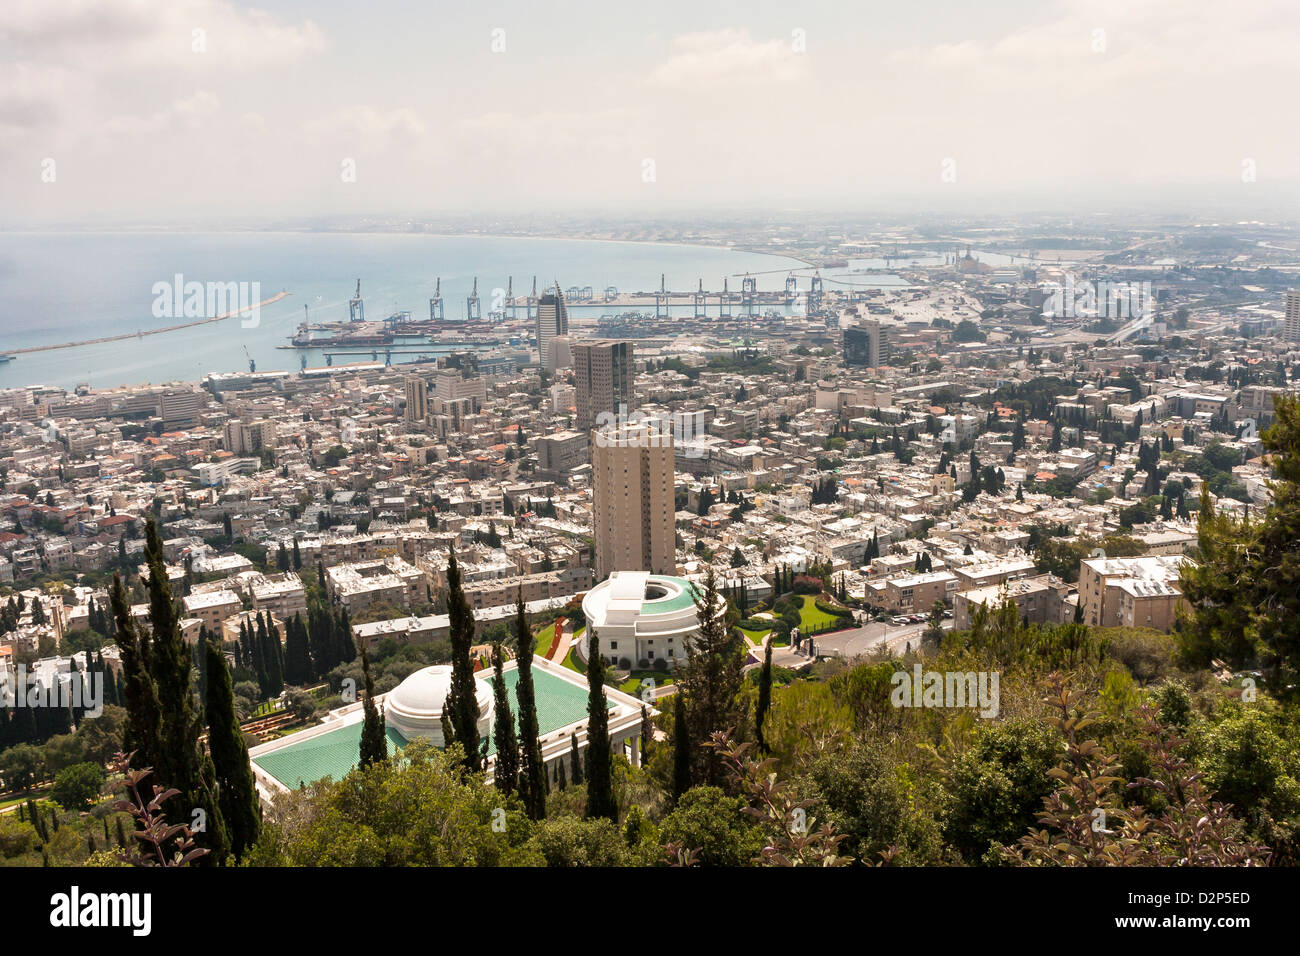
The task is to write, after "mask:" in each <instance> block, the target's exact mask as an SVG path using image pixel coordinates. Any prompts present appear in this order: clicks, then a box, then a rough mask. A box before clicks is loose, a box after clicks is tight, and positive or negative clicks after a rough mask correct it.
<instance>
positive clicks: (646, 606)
mask: <svg viewBox="0 0 1300 956" xmlns="http://www.w3.org/2000/svg"><path fill="white" fill-rule="evenodd" d="M655 577H658V578H660V579H662V580H666V581H672V582H673V583H674V584H676V585H677V586H678V587H680V588H681V590H680V591H679V592H678V593H676V594H674V595H672V596H670V597H662V598H658V599H656V600H653V601H643V602H642V604H641V610H642V611H643V612H644V613H646V614H659V613H661V612H663V611H681V610H683V609H685V608H688V607H695V585H694V584H692V583H691V582H690V581H687V580H686V579H685V578H674V577H669V576H667V575H655ZM650 584H651V585H653V584H654V578H651V580H650Z"/></svg>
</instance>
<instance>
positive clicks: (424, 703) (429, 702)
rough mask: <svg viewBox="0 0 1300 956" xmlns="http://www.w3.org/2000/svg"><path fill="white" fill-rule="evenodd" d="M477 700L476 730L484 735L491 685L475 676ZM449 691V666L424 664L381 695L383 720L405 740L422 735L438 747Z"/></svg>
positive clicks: (442, 743) (489, 714)
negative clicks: (385, 693)
mask: <svg viewBox="0 0 1300 956" xmlns="http://www.w3.org/2000/svg"><path fill="white" fill-rule="evenodd" d="M474 684H475V697H476V698H477V700H478V714H479V718H478V732H479V734H480V735H486V734H487V733H488V728H489V727H490V726H491V724H492V687H491V685H490V684H489V683H488V682H487V681H482V680H477V679H476V680H475V681H474ZM450 692H451V667H450V665H447V664H435V665H433V666H432V667H424V668H421V669H420V670H418V671H416V672H415V673H414V674H412V675H410V676H409V677H407V678H406V680H404V681H402V682H401V683H400V684H398V685H397V686H396V687H394V688H393V689H392V690H391V691H389V692H388V694H387V695H386V696H385V698H384V721H385V722H386V723H387V725H388V726H389V727H392V728H393V729H394V730H396V731H397V732H398V733H400V734H401V735H402V736H403V737H405V738H406V739H407V740H414V739H415V738H416V737H422V738H424V739H426V740H429V741H431V742H432V743H433V744H434V746H436V747H442V746H445V745H446V741H444V740H443V739H442V709H443V705H444V704H446V702H447V695H448V694H449V693H450Z"/></svg>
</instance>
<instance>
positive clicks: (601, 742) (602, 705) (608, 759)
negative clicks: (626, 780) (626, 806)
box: [586, 627, 618, 823]
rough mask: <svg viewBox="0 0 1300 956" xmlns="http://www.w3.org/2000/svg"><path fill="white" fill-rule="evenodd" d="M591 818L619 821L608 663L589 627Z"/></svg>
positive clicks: (589, 778)
mask: <svg viewBox="0 0 1300 956" xmlns="http://www.w3.org/2000/svg"><path fill="white" fill-rule="evenodd" d="M587 631H588V635H589V636H588V639H587V813H586V816H587V819H588V820H594V819H596V818H597V817H604V818H605V819H607V820H610V821H611V822H613V823H618V804H617V802H616V801H615V800H614V763H613V758H612V756H611V754H610V752H609V709H608V704H607V703H606V701H605V662H604V661H603V660H601V657H600V642H599V641H597V639H596V629H595V628H594V627H589V628H587Z"/></svg>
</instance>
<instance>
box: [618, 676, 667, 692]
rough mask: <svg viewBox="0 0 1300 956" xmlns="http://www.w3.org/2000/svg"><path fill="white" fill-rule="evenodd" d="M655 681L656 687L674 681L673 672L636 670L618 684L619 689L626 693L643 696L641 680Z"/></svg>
mask: <svg viewBox="0 0 1300 956" xmlns="http://www.w3.org/2000/svg"><path fill="white" fill-rule="evenodd" d="M647 678H648V679H650V680H652V681H654V682H655V686H656V687H663V686H665V685H666V684H671V683H672V682H673V675H672V674H667V673H664V674H661V673H659V671H656V670H648V671H642V670H636V671H633V672H632V673H631V675H630V676H629V677H628V679H627V680H625V681H623V683H621V684H619V685H618V689H619V690H621V691H622V692H623V693H625V694H631V695H632V696H633V697H639V696H641V682H642V681H643V680H646V679H647Z"/></svg>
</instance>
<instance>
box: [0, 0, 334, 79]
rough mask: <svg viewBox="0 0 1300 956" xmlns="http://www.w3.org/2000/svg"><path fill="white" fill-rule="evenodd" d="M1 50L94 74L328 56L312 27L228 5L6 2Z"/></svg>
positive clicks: (217, 1) (195, 1)
mask: <svg viewBox="0 0 1300 956" xmlns="http://www.w3.org/2000/svg"><path fill="white" fill-rule="evenodd" d="M0 44H3V45H4V46H6V47H8V51H7V53H8V56H9V57H10V58H12V59H15V60H23V59H28V58H30V59H33V60H38V61H43V60H46V59H47V58H49V57H52V56H57V57H59V58H60V59H61V60H62V61H64V62H67V61H68V60H72V61H73V62H76V63H78V64H80V65H81V66H82V67H83V68H84V69H86V70H90V71H94V72H113V71H119V70H125V69H138V68H141V67H145V68H159V67H187V68H190V69H203V68H206V67H208V66H211V65H219V66H223V67H230V68H235V69H239V68H250V67H256V66H265V65H275V64H285V63H291V62H293V61H295V60H298V59H300V58H302V57H304V56H308V55H311V54H316V53H320V52H323V51H324V50H325V49H326V42H325V36H324V33H323V32H322V31H321V30H320V28H319V27H317V26H316V24H315V23H313V22H312V21H311V20H305V21H303V22H302V23H301V24H290V23H282V22H280V21H278V20H277V19H276V18H274V17H273V16H272V15H271V14H269V13H267V12H265V11H262V10H255V9H240V8H239V7H237V6H235V5H233V4H231V3H228V2H225V0H60V2H58V3H51V2H49V0H6V4H5V15H4V18H3V20H0Z"/></svg>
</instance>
